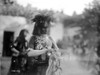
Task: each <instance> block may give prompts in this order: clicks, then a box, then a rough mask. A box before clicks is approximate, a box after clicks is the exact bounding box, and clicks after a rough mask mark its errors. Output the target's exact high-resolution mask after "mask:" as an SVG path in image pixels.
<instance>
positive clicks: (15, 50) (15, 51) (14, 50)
mask: <svg viewBox="0 0 100 75" xmlns="http://www.w3.org/2000/svg"><path fill="white" fill-rule="evenodd" d="M11 50H12V51H13V52H14V53H19V51H18V50H17V49H15V48H12V49H11Z"/></svg>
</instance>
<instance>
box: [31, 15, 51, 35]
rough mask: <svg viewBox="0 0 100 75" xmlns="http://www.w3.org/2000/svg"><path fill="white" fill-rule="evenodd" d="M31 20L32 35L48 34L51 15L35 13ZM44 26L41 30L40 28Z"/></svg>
mask: <svg viewBox="0 0 100 75" xmlns="http://www.w3.org/2000/svg"><path fill="white" fill-rule="evenodd" d="M32 21H33V22H35V26H34V30H33V35H40V34H49V30H50V21H52V19H51V17H50V16H48V15H36V16H35V18H34V19H32ZM46 22H47V23H48V25H47V26H45V23H46ZM43 28H45V29H46V30H45V31H43V30H42V29H43Z"/></svg>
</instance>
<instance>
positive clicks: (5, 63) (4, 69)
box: [0, 57, 11, 75]
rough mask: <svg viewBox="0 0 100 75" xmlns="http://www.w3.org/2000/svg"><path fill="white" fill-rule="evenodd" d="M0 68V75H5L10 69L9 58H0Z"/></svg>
mask: <svg viewBox="0 0 100 75" xmlns="http://www.w3.org/2000/svg"><path fill="white" fill-rule="evenodd" d="M0 61H1V63H0V68H1V70H0V71H1V72H0V73H1V75H7V73H8V71H9V68H10V63H11V58H10V57H2V58H0Z"/></svg>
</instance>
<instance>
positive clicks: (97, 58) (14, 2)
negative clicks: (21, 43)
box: [0, 0, 100, 75]
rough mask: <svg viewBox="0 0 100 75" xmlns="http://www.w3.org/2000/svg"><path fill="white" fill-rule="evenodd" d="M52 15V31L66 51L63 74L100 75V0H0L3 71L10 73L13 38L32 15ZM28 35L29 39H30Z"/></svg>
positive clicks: (30, 26)
mask: <svg viewBox="0 0 100 75" xmlns="http://www.w3.org/2000/svg"><path fill="white" fill-rule="evenodd" d="M37 14H45V15H50V16H51V17H52V19H53V22H52V23H51V25H52V27H51V32H50V35H51V36H52V37H53V39H54V40H55V41H56V43H57V45H58V47H59V48H60V51H61V53H62V57H61V58H67V60H66V61H64V60H62V61H64V62H62V64H63V65H62V68H63V70H66V71H65V72H63V74H62V75H100V50H99V48H100V41H99V40H100V0H74V1H73V0H70V1H69V0H59V1H58V0H0V61H1V62H0V71H1V72H0V73H1V75H7V72H8V71H9V67H10V60H11V54H12V52H11V49H10V44H11V42H12V41H13V40H14V39H15V38H16V37H17V36H18V34H19V31H20V30H21V29H23V28H26V29H28V30H29V32H30V35H29V37H30V36H31V33H32V31H33V29H34V23H32V21H31V19H32V18H34V16H35V15H37ZM29 37H28V39H29Z"/></svg>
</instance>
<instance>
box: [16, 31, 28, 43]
mask: <svg viewBox="0 0 100 75" xmlns="http://www.w3.org/2000/svg"><path fill="white" fill-rule="evenodd" d="M24 32H28V30H27V29H22V30H21V31H20V33H19V36H18V37H17V39H16V41H19V42H21V43H22V44H25V42H26V40H25V35H24Z"/></svg>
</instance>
